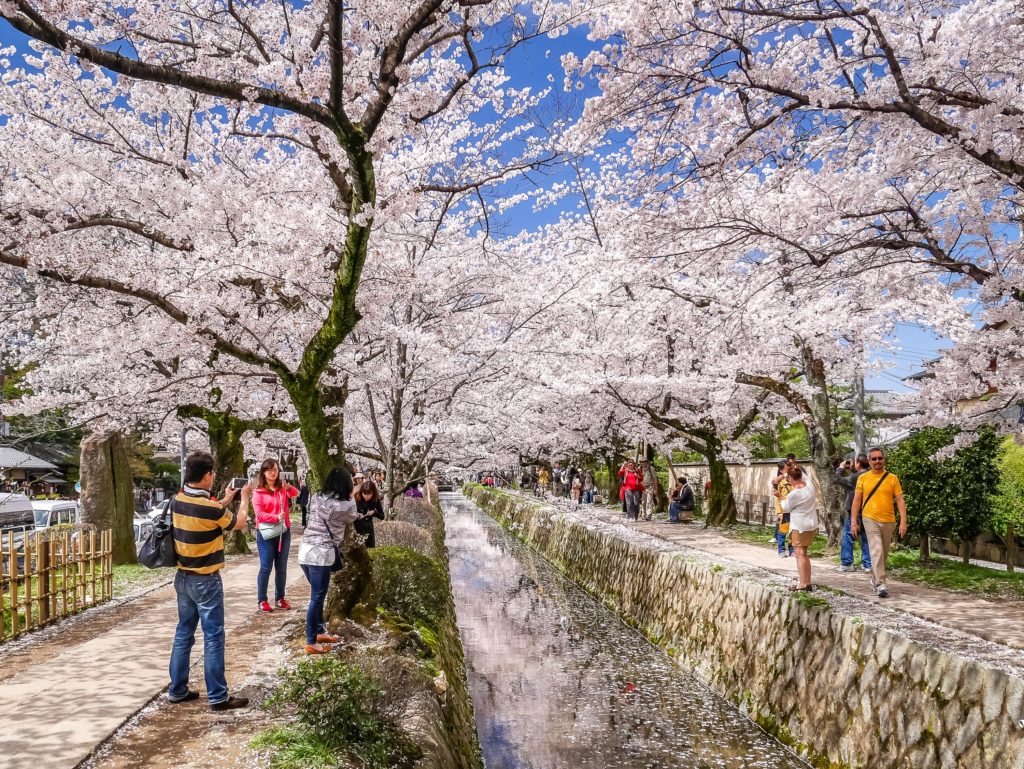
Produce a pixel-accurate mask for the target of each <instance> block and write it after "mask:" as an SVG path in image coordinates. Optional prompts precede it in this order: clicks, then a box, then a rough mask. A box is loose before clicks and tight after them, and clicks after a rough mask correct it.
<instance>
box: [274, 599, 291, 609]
mask: <svg viewBox="0 0 1024 769" xmlns="http://www.w3.org/2000/svg"><path fill="white" fill-rule="evenodd" d="M274 608H277V609H290V608H292V605H291V604H290V603H288V602H287V601H286V600H284V599H283V598H282V599H281V600H280V601H274Z"/></svg>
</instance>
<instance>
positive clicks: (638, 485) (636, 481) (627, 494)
mask: <svg viewBox="0 0 1024 769" xmlns="http://www.w3.org/2000/svg"><path fill="white" fill-rule="evenodd" d="M619 478H621V479H622V492H623V496H622V500H623V502H625V503H626V518H631V519H632V520H634V521H637V520H640V495H641V494H643V492H644V484H643V481H642V480H641V479H640V474H639V473H638V472H637V471H636V463H635V462H634V461H633V460H632V459H630V460H627V461H626V463H625V464H624V465H623V466H622V467H620V468H619Z"/></svg>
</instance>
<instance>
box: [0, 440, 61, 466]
mask: <svg viewBox="0 0 1024 769" xmlns="http://www.w3.org/2000/svg"><path fill="white" fill-rule="evenodd" d="M14 468H17V469H19V470H56V469H57V465H54V464H50V463H49V462H47V461H46V460H45V459H40V458H39V457H34V456H32V455H31V454H26V453H25V452H24V451H19V450H18V449H16V448H13V447H11V446H0V469H8V470H13V469H14Z"/></svg>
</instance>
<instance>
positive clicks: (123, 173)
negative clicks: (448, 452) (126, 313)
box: [0, 0, 566, 478]
mask: <svg viewBox="0 0 1024 769" xmlns="http://www.w3.org/2000/svg"><path fill="white" fill-rule="evenodd" d="M518 8H519V5H518V4H515V3H511V2H503V1H501V0H494V1H493V2H452V1H450V0H447V1H446V0H422V1H421V2H418V3H413V4H409V3H399V2H384V3H379V2H378V3H369V4H360V5H358V6H356V7H351V8H349V7H344V8H343V6H342V5H340V4H337V3H327V2H314V3H309V4H305V5H301V6H294V5H291V4H288V3H284V4H280V3H274V2H261V3H253V4H247V5H246V6H245V7H242V6H241V5H236V4H234V3H230V2H229V3H227V4H224V3H221V2H202V3H199V4H198V5H196V4H193V5H191V6H189V7H188V8H185V7H182V6H180V5H179V4H176V3H167V2H156V3H151V4H148V5H147V6H146V7H144V8H143V7H136V6H126V5H124V4H122V3H120V2H116V1H115V0H110V1H109V2H102V3H97V4H84V3H83V4H67V3H63V2H60V3H57V2H49V1H42V0H40V1H38V2H31V1H30V0H9V1H7V2H4V3H3V4H2V5H0V15H2V17H3V18H4V19H5V20H6V22H7V23H8V24H9V25H10V26H12V27H13V28H14V29H16V30H18V31H19V32H21V33H23V34H24V35H26V36H28V38H30V39H31V40H32V41H33V42H32V46H33V50H34V51H35V54H34V55H30V56H26V55H21V54H18V53H17V52H15V51H6V52H5V55H6V56H7V57H8V58H7V59H6V60H5V61H4V70H5V73H4V75H3V87H2V89H0V111H3V112H5V113H7V114H9V115H11V118H10V120H9V121H8V122H7V124H6V125H5V126H4V127H3V129H2V130H3V132H4V136H3V141H4V142H5V146H6V147H9V148H10V150H11V151H10V152H9V153H6V157H5V160H4V162H5V163H6V168H5V173H4V179H5V184H4V188H3V190H2V191H0V192H2V194H3V226H4V234H5V237H4V243H3V245H2V246H0V249H2V250H0V262H2V263H3V264H6V265H9V266H12V267H14V268H17V269H21V270H26V271H29V272H30V273H31V275H32V276H33V277H37V278H41V279H44V280H47V281H51V282H56V283H66V284H72V285H76V286H81V287H85V288H90V289H95V290H100V291H108V292H113V293H117V294H120V295H124V296H131V297H135V298H138V299H141V300H143V301H145V302H148V303H149V304H151V305H152V306H153V307H155V308H157V309H159V310H160V311H161V312H163V313H164V314H165V315H166V316H168V317H169V318H171V319H172V320H173V321H174V322H176V323H177V324H179V325H180V326H183V327H186V328H187V329H188V331H189V332H190V334H192V335H195V336H197V337H199V338H201V339H203V340H204V341H205V343H206V344H207V345H208V346H209V347H210V348H212V349H214V350H217V351H218V352H219V353H221V354H222V355H227V356H230V357H232V358H234V359H236V360H238V361H240V362H241V363H244V364H247V365H248V366H251V367H254V368H255V369H258V370H260V371H262V372H263V373H265V374H267V375H273V376H275V377H277V379H278V380H279V381H280V383H281V386H282V387H283V388H284V389H285V391H286V392H287V393H288V396H289V399H290V401H291V404H292V407H293V409H294V411H295V415H296V418H297V421H298V422H299V425H300V429H301V432H302V437H303V442H304V444H305V446H306V450H307V452H308V453H309V458H310V464H311V470H312V474H313V476H314V478H317V477H322V476H323V474H324V473H325V472H326V470H327V469H328V467H329V466H330V464H331V463H332V460H331V458H330V457H331V455H332V454H334V453H337V452H338V451H340V450H341V449H342V443H341V441H342V433H343V428H342V426H341V424H340V420H339V418H338V415H339V414H340V413H341V410H342V409H343V407H344V399H345V397H346V396H347V392H346V390H345V388H344V387H343V385H342V384H339V383H338V382H335V381H334V379H333V375H332V373H331V364H332V359H333V357H334V354H335V351H336V350H337V348H338V347H339V345H341V343H342V342H343V341H344V339H345V338H346V336H347V335H348V334H349V333H350V332H351V331H352V330H353V328H355V326H356V324H357V322H358V320H359V317H360V312H359V309H358V306H357V304H358V303H357V296H358V288H359V284H360V280H361V278H362V274H363V269H364V266H365V262H366V258H367V254H368V252H369V249H370V247H371V243H372V240H373V233H374V232H375V231H377V230H378V229H380V228H381V227H382V226H383V225H385V224H386V223H387V222H388V221H397V220H399V219H401V217H403V216H408V215H409V214H410V212H412V211H414V210H415V208H416V207H417V205H418V201H419V199H420V198H421V197H422V196H423V195H430V194H438V195H450V194H456V195H459V194H462V195H469V194H470V193H472V194H473V195H477V194H478V193H479V191H480V190H481V188H482V187H484V186H485V185H486V184H489V183H493V184H500V183H501V182H503V181H505V180H507V179H508V177H509V176H510V175H513V174H515V173H517V172H519V171H521V170H523V169H526V168H530V167H533V166H535V165H536V164H538V163H543V162H546V161H548V160H550V155H549V153H547V151H546V148H545V147H543V146H540V145H539V144H538V143H537V142H535V141H533V139H532V138H531V133H530V132H531V124H530V122H529V121H528V120H526V119H525V118H524V116H525V115H526V113H527V112H528V111H529V110H530V109H532V108H533V106H534V105H535V104H536V101H537V99H538V98H539V95H537V94H533V93H532V92H531V91H530V89H529V88H523V89H516V88H515V87H513V86H512V85H511V84H510V83H509V78H508V76H507V75H506V73H505V72H504V71H503V68H502V61H503V58H504V56H505V55H506V54H507V53H508V52H509V51H510V50H511V49H512V48H514V47H516V46H518V45H520V44H522V43H523V42H524V41H527V40H529V39H531V38H532V37H533V36H535V35H537V34H542V33H545V32H548V31H552V30H557V29H559V28H560V26H561V25H563V24H564V23H565V22H566V19H565V18H563V17H561V16H559V15H556V14H554V13H551V12H549V11H546V10H545V9H544V7H543V6H540V7H539V9H538V12H537V13H528V14H526V15H523V14H520V13H518V12H517V9H518ZM12 57H13V58H12ZM112 240H113V241H116V243H115V244H112V243H111V241H112ZM282 327H283V328H285V329H286V330H287V331H288V333H287V334H284V335H282V334H278V333H276V332H277V330H278V329H281V328H282Z"/></svg>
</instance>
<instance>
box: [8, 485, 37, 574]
mask: <svg viewBox="0 0 1024 769" xmlns="http://www.w3.org/2000/svg"><path fill="white" fill-rule="evenodd" d="M35 528H36V517H35V512H34V511H33V510H32V500H30V499H29V498H28V497H26V496H25V495H24V494H3V493H0V553H3V555H5V556H6V554H8V553H10V547H11V543H12V542H13V544H14V550H15V552H17V553H21V552H22V551H23V550H24V547H25V534H26V533H31V532H33V531H35ZM8 560H9V559H8V558H6V557H0V563H2V564H3V571H4V572H5V573H6V572H7V570H8V568H9V565H8ZM17 568H18V569H19V570H20V569H21V568H22V564H21V559H20V558H19V559H18V567H17Z"/></svg>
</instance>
